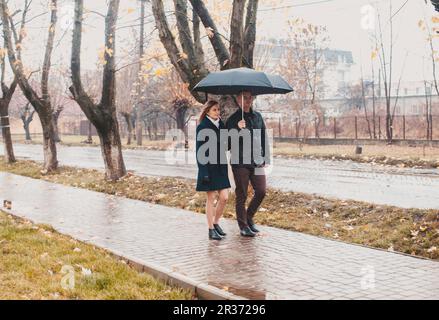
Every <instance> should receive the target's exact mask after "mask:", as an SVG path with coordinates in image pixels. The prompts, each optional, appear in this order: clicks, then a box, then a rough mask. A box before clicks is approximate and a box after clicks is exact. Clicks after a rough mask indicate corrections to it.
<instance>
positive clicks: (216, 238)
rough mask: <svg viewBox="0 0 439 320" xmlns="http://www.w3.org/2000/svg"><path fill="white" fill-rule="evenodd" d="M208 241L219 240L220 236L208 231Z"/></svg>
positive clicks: (211, 230)
mask: <svg viewBox="0 0 439 320" xmlns="http://www.w3.org/2000/svg"><path fill="white" fill-rule="evenodd" d="M209 239H210V240H221V239H222V238H221V236H220V235H219V234H218V233H217V232H216V230H215V229H209Z"/></svg>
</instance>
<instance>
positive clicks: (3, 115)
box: [0, 99, 16, 163]
mask: <svg viewBox="0 0 439 320" xmlns="http://www.w3.org/2000/svg"><path fill="white" fill-rule="evenodd" d="M8 107H9V103H5V101H3V99H2V100H0V120H1V121H0V127H1V129H2V137H3V146H4V149H5V160H6V162H8V163H12V162H15V161H16V160H15V155H14V148H13V146H12V137H11V128H10V124H9V113H8Z"/></svg>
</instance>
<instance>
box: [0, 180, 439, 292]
mask: <svg viewBox="0 0 439 320" xmlns="http://www.w3.org/2000/svg"><path fill="white" fill-rule="evenodd" d="M4 199H8V200H11V201H12V209H13V210H14V212H16V213H18V214H20V215H22V216H23V217H25V218H28V219H31V220H33V221H34V222H37V223H45V224H50V225H52V226H53V227H54V228H55V229H56V230H58V231H59V232H61V233H64V234H68V235H70V236H72V237H74V238H77V239H79V240H82V241H87V242H90V243H92V244H94V245H97V246H100V247H103V248H106V249H108V250H110V251H111V250H113V251H115V252H121V253H123V254H124V256H125V257H126V258H128V259H130V258H131V259H136V260H138V261H145V262H149V263H154V264H157V265H159V266H161V267H164V268H168V269H171V270H173V271H175V272H177V273H180V274H183V275H186V276H187V277H189V278H191V279H193V280H195V281H201V282H203V283H206V284H210V285H214V286H216V287H218V288H221V289H223V290H228V291H229V292H231V293H234V294H237V295H240V296H243V297H247V298H251V299H438V298H439V263H438V262H435V261H430V260H425V259H418V258H414V257H409V256H405V255H400V254H396V253H391V252H386V251H381V250H375V249H370V248H365V247H361V246H356V245H351V244H346V243H343V242H338V241H333V240H328V239H322V238H319V237H315V236H310V235H306V234H302V233H297V232H292V231H286V230H281V229H276V228H271V227H264V226H261V230H262V235H261V236H258V237H257V238H253V239H251V238H243V237H241V236H239V235H238V228H237V225H236V222H235V221H233V220H224V221H223V222H222V223H221V224H222V226H223V228H224V229H225V230H226V232H228V235H227V237H226V239H224V240H222V241H209V240H208V237H207V228H206V223H205V216H204V215H200V214H196V213H193V212H190V211H187V210H182V209H176V208H169V207H165V206H161V205H156V204H150V203H146V202H142V201H137V200H131V199H125V198H120V197H116V196H111V195H106V194H103V193H98V192H93V191H89V190H85V189H79V188H73V187H68V186H63V185H60V184H54V183H50V182H46V181H43V180H36V179H31V178H27V177H23V176H18V175H13V174H9V173H5V172H0V201H1V200H4Z"/></svg>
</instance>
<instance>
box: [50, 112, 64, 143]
mask: <svg viewBox="0 0 439 320" xmlns="http://www.w3.org/2000/svg"><path fill="white" fill-rule="evenodd" d="M63 110H64V107H63V106H58V107H57V108H56V111H55V112H54V113H53V115H52V120H53V128H54V132H55V142H61V138H60V136H59V128H58V120H59V116H60V115H61V112H62V111H63Z"/></svg>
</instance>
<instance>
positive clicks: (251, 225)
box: [248, 224, 259, 233]
mask: <svg viewBox="0 0 439 320" xmlns="http://www.w3.org/2000/svg"><path fill="white" fill-rule="evenodd" d="M248 227H249V228H250V230H251V231H253V232H254V233H258V232H259V230H258V228H256V225H255V224H249V225H248Z"/></svg>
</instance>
